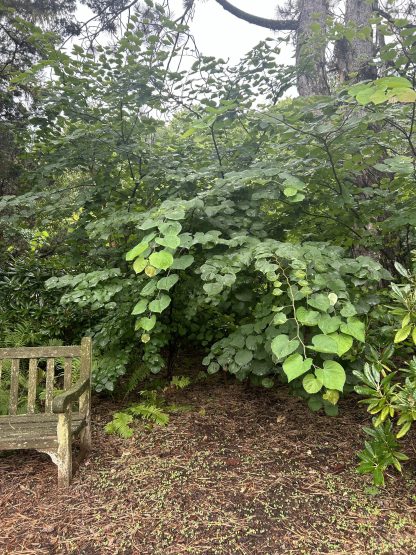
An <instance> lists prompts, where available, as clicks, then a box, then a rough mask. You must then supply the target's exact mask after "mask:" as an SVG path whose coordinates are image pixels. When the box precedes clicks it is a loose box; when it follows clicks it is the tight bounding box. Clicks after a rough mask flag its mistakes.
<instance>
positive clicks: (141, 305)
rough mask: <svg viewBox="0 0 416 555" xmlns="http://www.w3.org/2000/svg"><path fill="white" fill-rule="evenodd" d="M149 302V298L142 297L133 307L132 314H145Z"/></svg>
mask: <svg viewBox="0 0 416 555" xmlns="http://www.w3.org/2000/svg"><path fill="white" fill-rule="evenodd" d="M148 302H149V301H148V300H147V299H141V300H140V301H139V302H138V303H137V304H136V305H135V307H134V308H133V311H132V314H133V315H134V316H136V314H143V312H145V310H146V308H147V304H148Z"/></svg>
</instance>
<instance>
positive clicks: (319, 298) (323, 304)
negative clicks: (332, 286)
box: [308, 293, 331, 312]
mask: <svg viewBox="0 0 416 555" xmlns="http://www.w3.org/2000/svg"><path fill="white" fill-rule="evenodd" d="M308 305H310V306H313V308H317V309H318V310H320V311H322V312H326V311H327V310H328V308H329V307H330V306H331V302H330V300H329V299H328V296H327V295H323V294H322V293H316V294H314V295H312V296H311V297H310V298H309V299H308Z"/></svg>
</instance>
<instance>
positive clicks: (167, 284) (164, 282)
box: [156, 274, 179, 291]
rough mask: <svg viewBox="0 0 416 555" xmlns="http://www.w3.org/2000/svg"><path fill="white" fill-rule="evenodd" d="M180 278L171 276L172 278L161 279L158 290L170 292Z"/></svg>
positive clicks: (174, 275) (176, 275)
mask: <svg viewBox="0 0 416 555" xmlns="http://www.w3.org/2000/svg"><path fill="white" fill-rule="evenodd" d="M178 279H179V276H178V274H171V275H170V276H166V277H163V278H161V279H160V280H159V281H158V282H157V285H156V287H157V288H158V289H164V290H165V291H169V289H171V288H172V287H173V286H174V285H175V284H176V283H177V282H178Z"/></svg>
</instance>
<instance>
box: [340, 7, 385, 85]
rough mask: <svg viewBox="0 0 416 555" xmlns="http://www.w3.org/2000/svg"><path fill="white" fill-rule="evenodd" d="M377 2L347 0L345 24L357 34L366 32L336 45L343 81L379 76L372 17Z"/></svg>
mask: <svg viewBox="0 0 416 555" xmlns="http://www.w3.org/2000/svg"><path fill="white" fill-rule="evenodd" d="M374 7H375V3H374V2H371V1H368V0H347V2H346V6H345V26H346V27H351V28H352V29H353V30H354V32H355V34H357V33H358V32H359V33H365V37H360V38H358V37H356V38H353V39H352V40H351V41H349V40H347V39H346V38H344V39H341V40H340V41H338V42H337V44H336V46H335V57H336V60H337V67H338V73H339V78H340V81H341V83H343V82H345V81H350V82H358V81H365V80H367V79H376V78H377V69H376V66H375V64H374V63H373V58H374V54H375V45H374V41H373V32H372V29H371V24H370V18H371V16H372V15H373V10H374Z"/></svg>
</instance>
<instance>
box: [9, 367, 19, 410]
mask: <svg viewBox="0 0 416 555" xmlns="http://www.w3.org/2000/svg"><path fill="white" fill-rule="evenodd" d="M18 394H19V359H17V358H14V359H13V360H12V368H11V373H10V398H9V414H16V413H17V401H18Z"/></svg>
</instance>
